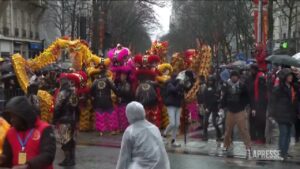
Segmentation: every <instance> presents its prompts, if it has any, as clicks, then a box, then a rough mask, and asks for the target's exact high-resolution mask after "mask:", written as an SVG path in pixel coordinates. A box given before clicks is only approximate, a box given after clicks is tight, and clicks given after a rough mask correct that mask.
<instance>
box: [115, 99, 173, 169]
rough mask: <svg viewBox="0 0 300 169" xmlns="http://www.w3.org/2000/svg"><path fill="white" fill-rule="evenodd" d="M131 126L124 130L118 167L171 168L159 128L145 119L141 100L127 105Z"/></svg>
mask: <svg viewBox="0 0 300 169" xmlns="http://www.w3.org/2000/svg"><path fill="white" fill-rule="evenodd" d="M126 116H127V119H128V121H129V123H130V126H129V127H127V129H126V130H125V132H124V135H123V138H122V143H121V150H120V154H119V160H118V163H117V167H116V168H117V169H141V168H151V169H170V162H169V158H168V154H167V152H166V149H165V146H164V143H163V140H162V137H161V135H160V131H159V129H158V128H157V127H156V126H155V125H153V124H152V123H150V122H149V121H147V120H146V119H145V109H144V107H143V105H142V104H141V103H139V102H135V101H134V102H131V103H129V104H128V105H127V106H126Z"/></svg>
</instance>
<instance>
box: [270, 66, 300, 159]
mask: <svg viewBox="0 0 300 169" xmlns="http://www.w3.org/2000/svg"><path fill="white" fill-rule="evenodd" d="M278 77H279V80H280V83H279V85H278V86H276V87H275V88H274V89H273V92H272V96H271V100H270V104H271V105H270V107H271V110H270V112H271V116H272V117H273V118H274V119H275V121H276V122H277V123H278V125H279V143H278V146H279V150H280V155H281V157H282V158H284V159H286V158H287V157H288V156H289V155H288V150H289V145H290V141H291V130H292V126H293V124H294V122H295V119H296V118H297V112H298V106H297V103H298V98H297V94H296V90H295V88H294V86H293V73H292V71H291V70H290V69H289V68H283V69H282V70H280V72H279V73H278Z"/></svg>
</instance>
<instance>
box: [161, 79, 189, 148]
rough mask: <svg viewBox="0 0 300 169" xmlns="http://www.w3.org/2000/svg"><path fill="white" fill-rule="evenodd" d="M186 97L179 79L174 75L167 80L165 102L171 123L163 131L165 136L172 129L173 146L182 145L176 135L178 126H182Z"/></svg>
mask: <svg viewBox="0 0 300 169" xmlns="http://www.w3.org/2000/svg"><path fill="white" fill-rule="evenodd" d="M183 99H184V87H183V84H181V83H180V80H179V79H176V78H175V77H172V79H171V80H170V81H169V82H167V87H166V93H165V99H164V104H165V105H166V106H167V110H168V115H169V121H170V123H169V125H168V126H167V128H166V130H165V131H164V133H163V136H164V137H166V135H167V134H168V133H169V132H170V131H172V141H171V144H172V146H180V145H179V144H178V143H176V136H177V132H178V128H179V126H180V112H181V106H182V102H183Z"/></svg>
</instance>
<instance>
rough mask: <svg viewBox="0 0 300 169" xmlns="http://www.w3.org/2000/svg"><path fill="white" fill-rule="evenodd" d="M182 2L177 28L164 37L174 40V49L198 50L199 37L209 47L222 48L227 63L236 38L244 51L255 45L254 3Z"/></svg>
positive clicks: (172, 27)
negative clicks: (196, 47)
mask: <svg viewBox="0 0 300 169" xmlns="http://www.w3.org/2000/svg"><path fill="white" fill-rule="evenodd" d="M173 3H174V1H173ZM175 3H177V1H175ZM178 3H180V8H179V9H178V11H177V10H176V14H175V15H176V16H177V17H176V18H175V19H176V20H175V21H173V22H174V23H172V24H174V25H172V24H171V27H170V33H169V35H166V36H165V37H164V38H167V39H169V40H170V48H171V50H174V49H180V50H184V49H187V48H194V47H195V39H197V38H198V39H201V40H202V41H203V42H205V43H207V44H209V45H215V46H219V50H220V51H221V53H222V55H223V56H224V57H223V60H225V61H226V59H227V57H226V55H227V53H228V52H229V54H230V53H231V47H230V42H232V40H233V39H235V40H236V44H237V46H238V48H239V49H241V50H243V51H246V50H248V48H249V46H251V45H250V44H251V43H252V42H253V40H252V37H251V34H252V33H251V32H252V31H253V30H251V28H252V26H251V23H252V20H251V12H250V11H251V6H250V5H251V2H248V1H238V0H234V1H180V2H179V1H178ZM175 6H176V5H175ZM216 11H217V12H216ZM234 37H235V38H234ZM174 40H175V41H174ZM174 52H175V51H174Z"/></svg>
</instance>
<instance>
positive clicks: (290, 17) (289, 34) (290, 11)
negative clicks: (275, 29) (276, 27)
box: [288, 8, 293, 40]
mask: <svg viewBox="0 0 300 169" xmlns="http://www.w3.org/2000/svg"><path fill="white" fill-rule="evenodd" d="M292 23H293V8H290V9H289V17H288V40H291V34H292Z"/></svg>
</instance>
